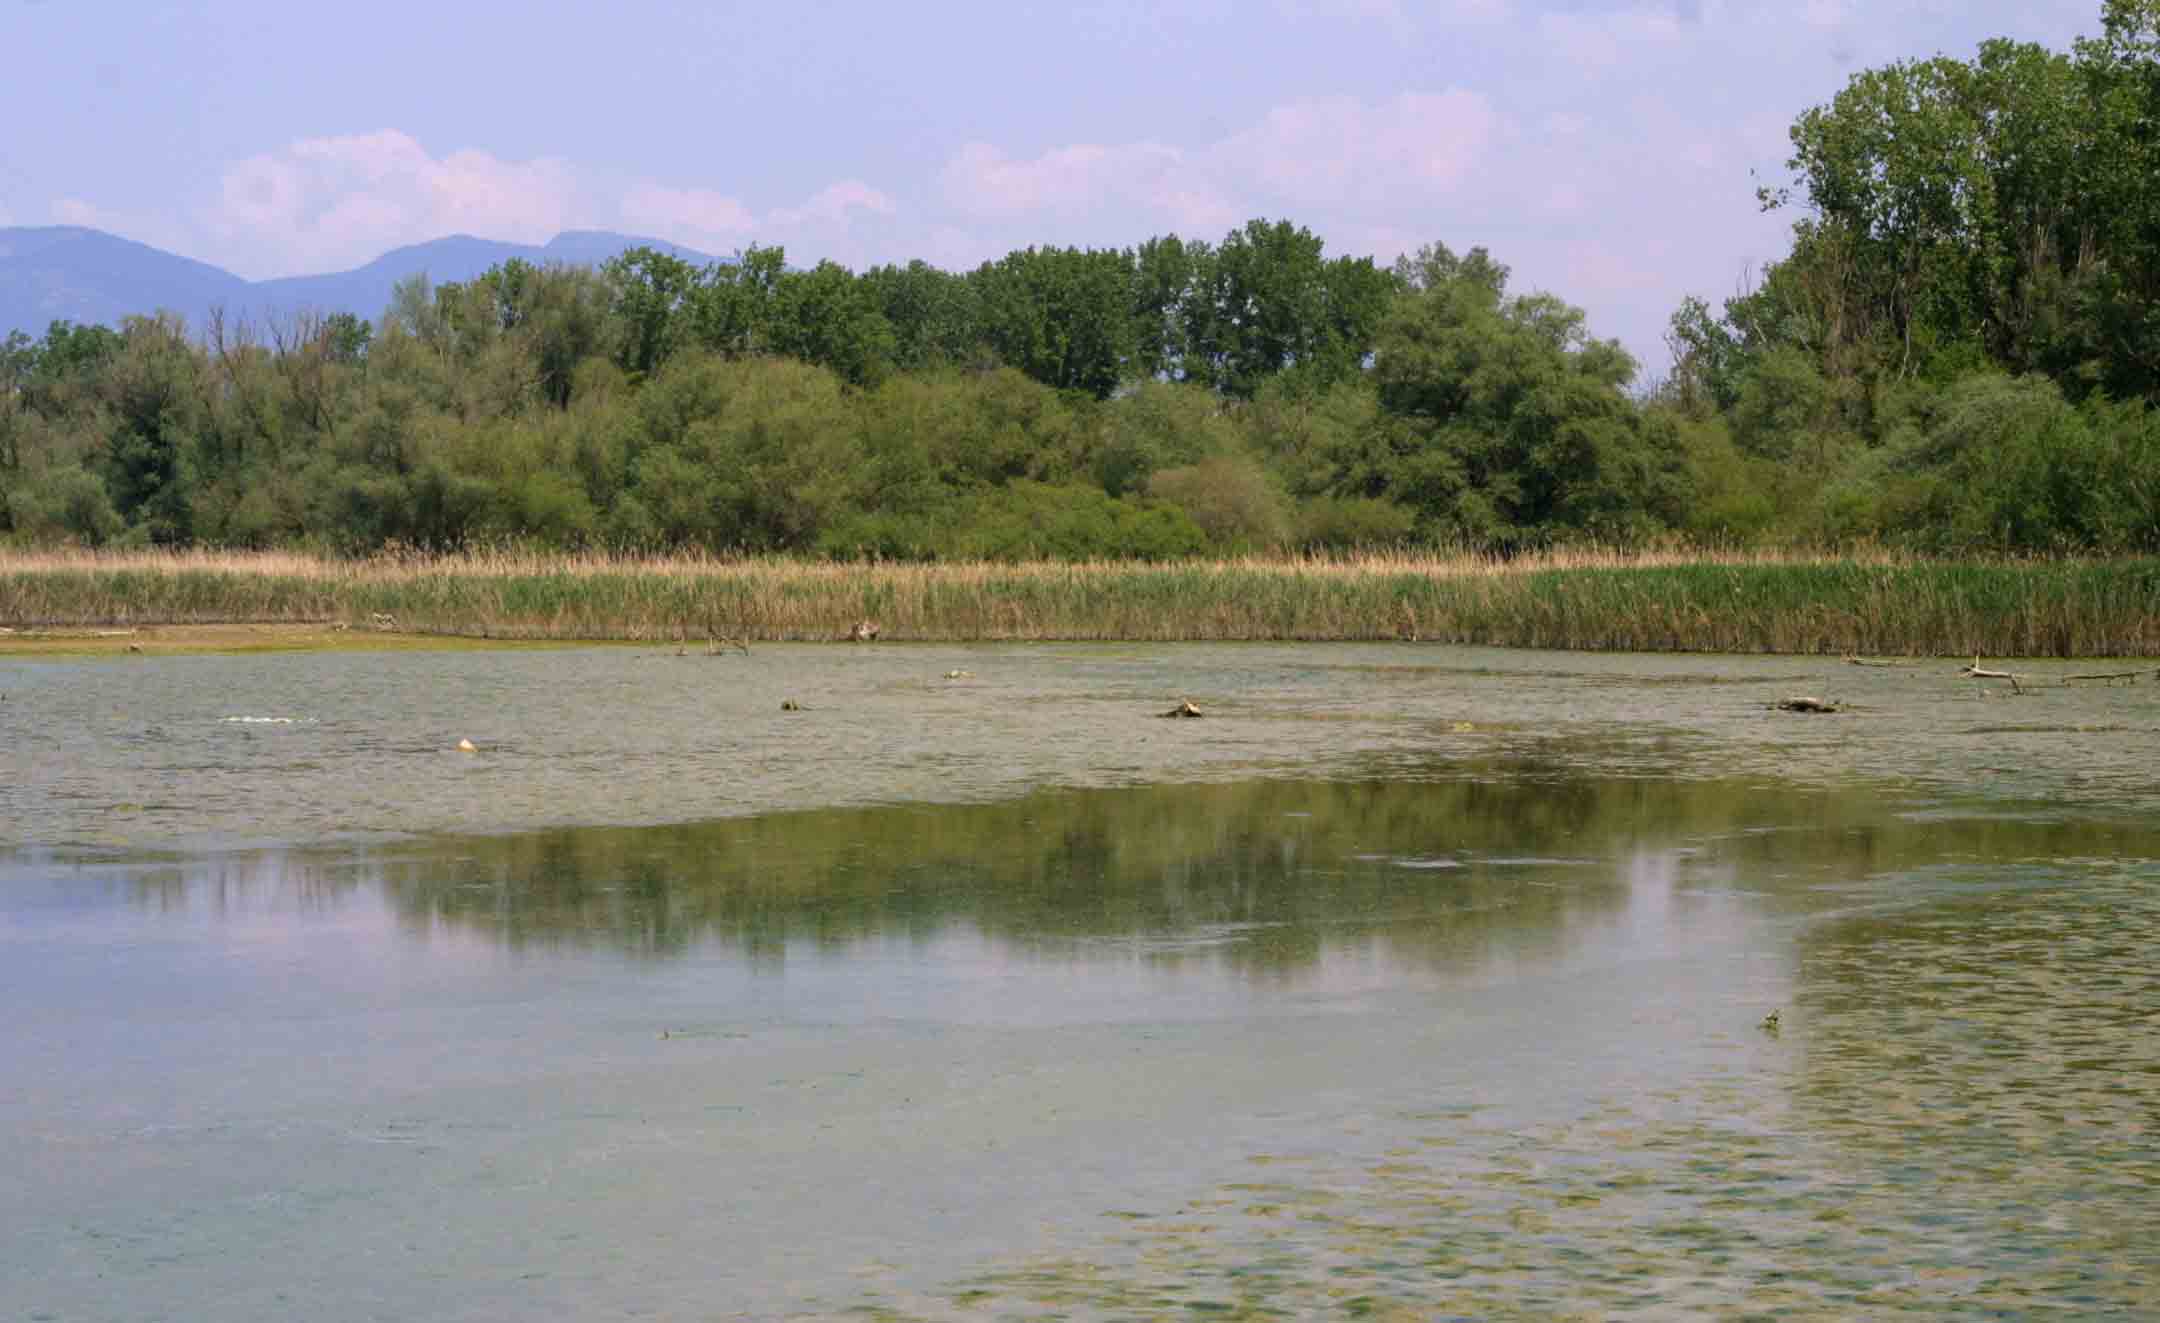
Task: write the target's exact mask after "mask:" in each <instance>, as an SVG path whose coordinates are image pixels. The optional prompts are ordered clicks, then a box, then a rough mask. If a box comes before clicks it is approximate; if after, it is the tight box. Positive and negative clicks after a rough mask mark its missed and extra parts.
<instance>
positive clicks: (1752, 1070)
mask: <svg viewBox="0 0 2160 1323" xmlns="http://www.w3.org/2000/svg"><path fill="white" fill-rule="evenodd" d="M1956 669H1957V668H1956V667H1955V666H1954V665H1951V664H1942V665H1933V666H1921V667H1913V668H1900V669H1895V670H1864V669H1859V668H1847V667H1840V666H1836V665H1830V664H1826V663H1823V662H1820V661H1804V660H1789V659H1722V658H1720V659H1712V658H1697V657H1655V658H1652V657H1603V656H1576V655H1560V654H1538V653H1521V652H1514V653H1503V652H1486V651H1477V650H1464V649H1441V648H1430V647H1414V646H1389V647H1344V646H1327V647H1149V648H1103V647H1088V648H1058V647H1033V648H997V649H987V648H985V649H960V648H927V647H921V648H909V647H880V648H860V649H842V648H801V649H787V648H766V649H760V650H758V651H757V652H756V653H754V654H753V655H752V656H750V657H748V658H744V657H740V656H737V657H731V658H706V657H702V656H693V657H689V658H676V657H674V656H673V655H672V654H671V653H665V654H660V655H654V654H651V653H643V652H637V651H631V650H625V649H592V650H570V651H562V652H515V653H509V652H506V653H480V652H476V653H464V654H417V655H370V654H348V655H324V656H297V657H269V658H252V657H251V658H237V657H200V658H175V659H148V660H146V659H140V658H136V659H130V660H128V661H98V662H89V661H85V662H68V663H45V662H40V663H30V662H22V661H16V660H10V659H5V658H0V694H4V695H5V697H4V699H0V760H4V762H0V1001H4V1004H5V1006H6V1007H7V1013H6V1015H5V1016H4V1017H0V1318H7V1319H13V1318H18V1317H20V1318H26V1319H61V1320H152V1319H175V1320H179V1319H233V1320H256V1319H261V1320H270V1319H280V1320H282V1319H290V1318H293V1317H296V1316H307V1317H311V1318H314V1319H318V1320H323V1321H324V1323H332V1321H336V1320H348V1319H351V1320H373V1319H385V1320H389V1319H396V1320H410V1319H474V1320H481V1319H488V1320H494V1319H502V1318H520V1319H542V1320H546V1319H561V1320H586V1319H616V1318H656V1319H707V1318H735V1317H753V1318H766V1317H789V1316H800V1317H828V1316H835V1315H851V1316H857V1317H865V1316H867V1317H892V1318H947V1317H967V1318H1001V1317H1013V1318H1036V1317H1044V1318H1047V1317H1064V1318H1147V1317H1165V1316H1186V1315H1190V1314H1194V1313H1221V1314H1228V1315H1231V1316H1243V1317H1314V1316H1339V1317H1402V1318H1428V1317H1436V1316H1437V1317H1451V1316H1456V1317H1477V1318H1487V1317H1517V1316H1519V1317H1552V1316H1580V1317H1624V1316H1631V1315H1632V1316H1640V1317H1659V1318H1663V1317H1674V1316H1689V1315H1749V1316H1761V1317H1821V1318H1850V1317H1856V1316H1868V1317H1884V1316H1896V1315H1898V1314H1914V1315H1924V1316H1934V1317H1972V1316H1976V1315H1977V1316H2018V1315H2026V1314H2034V1315H2038V1314H2047V1315H2050V1316H2058V1317H2064V1316H2067V1317H2089V1316H2110V1315H2113V1316H2126V1317H2132V1316H2144V1317H2151V1316H2160V977H2156V974H2155V958H2154V956H2153V954H2152V953H2153V951H2155V950H2156V949H2160V775H2156V774H2155V768H2156V758H2155V754H2156V751H2160V687H2156V686H2153V685H2150V684H2147V685H2144V686H2140V687H2135V688H2113V689H2109V688H2101V687H2090V686H2087V687H2079V688H2050V689H2043V690H2041V691H2039V692H2036V693H2034V694H2032V695H2029V696H2026V697H2022V698H2019V697H2012V696H2009V695H2005V694H2001V693H1999V692H1996V691H1994V690H1983V689H1980V688H1976V687H1974V685H1973V684H1972V683H1971V682H1969V681H1963V680H1960V679H1959V678H1957V676H1956ZM2031 669H2033V670H2036V671H2040V672H2041V673H2043V674H2047V673H2049V672H2050V670H2051V669H2052V670H2053V671H2054V672H2055V673H2067V672H2069V671H2072V670H2075V669H2077V668H2075V667H2070V666H2052V667H2051V666H2050V665H2037V664H2036V665H2035V666H2033V667H2032V668H2031ZM956 670H957V671H965V672H969V673H970V674H967V675H964V676H962V677H960V678H956V679H947V678H945V676H946V673H947V672H949V671H956ZM1795 693H1811V694H1820V695H1824V696H1830V697H1837V698H1841V699H1844V700H1846V701H1848V702H1850V703H1851V704H1853V705H1854V710H1852V711H1850V712H1848V713H1845V714H1842V715H1838V716H1831V717H1797V716H1789V715H1785V714H1780V713H1775V712H1771V711H1768V710H1767V707H1766V705H1767V704H1769V703H1770V702H1772V701H1774V700H1775V699H1777V698H1780V697H1784V696H1786V695H1788V694H1795ZM1181 698H1190V699H1192V700H1193V701H1195V702H1197V703H1199V704H1200V705H1201V706H1202V707H1203V708H1204V709H1206V710H1207V712H1208V713H1209V716H1208V718H1207V719H1205V720H1202V721H1196V722H1193V721H1187V722H1172V721H1161V720H1157V719H1155V718H1154V717H1153V715H1152V714H1153V713H1155V712H1158V711H1160V710H1162V709H1163V708H1165V707H1168V706H1169V705H1170V704H1171V703H1172V702H1174V701H1176V700H1178V699H1181ZM783 699H794V700H795V701H796V702H798V703H799V704H801V705H802V706H803V708H804V709H806V710H804V711H801V712H794V713H786V712H782V711H781V710H780V704H781V701H782V700H783ZM460 738H468V739H470V740H472V741H473V742H474V743H475V744H476V745H477V746H479V747H478V752H477V753H471V754H462V753H459V752H457V751H456V748H455V746H456V743H457V741H458V740H459V739H460ZM1773 1010H1774V1011H1776V1012H1777V1013H1778V1018H1777V1023H1776V1026H1775V1028H1765V1027H1764V1026H1763V1023H1762V1022H1763V1020H1764V1017H1765V1016H1767V1015H1768V1014H1770V1012H1772V1011H1773Z"/></svg>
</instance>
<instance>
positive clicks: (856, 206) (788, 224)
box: [768, 179, 898, 229]
mask: <svg viewBox="0 0 2160 1323" xmlns="http://www.w3.org/2000/svg"><path fill="white" fill-rule="evenodd" d="M896 210H898V208H896V207H895V206H894V205H893V200H892V199H891V198H889V197H887V196H885V195H884V194H883V193H880V192H879V191H878V190H876V189H874V188H872V187H870V186H869V185H868V184H865V183H863V182H862V181H861V180H859V179H843V180H841V181H840V182H839V183H837V184H828V185H826V186H825V188H823V189H822V190H820V191H819V192H818V194H817V196H816V197H813V198H811V199H810V200H809V201H808V202H805V203H803V204H802V205H801V206H799V207H782V208H780V209H778V210H776V211H774V212H773V213H772V215H771V217H770V218H769V221H768V223H769V224H772V225H775V226H778V227H780V228H783V229H792V228H795V227H798V226H812V225H839V226H845V225H849V224H851V223H853V221H854V219H855V216H856V213H858V212H865V211H867V212H869V213H870V214H871V215H874V216H890V215H892V214H893V212H895V211H896Z"/></svg>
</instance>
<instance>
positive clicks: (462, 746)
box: [457, 740, 480, 753]
mask: <svg viewBox="0 0 2160 1323" xmlns="http://www.w3.org/2000/svg"><path fill="white" fill-rule="evenodd" d="M457 749H458V752H459V753H478V752H480V746H479V745H477V744H474V743H473V742H472V741H471V740H459V741H458V742H457Z"/></svg>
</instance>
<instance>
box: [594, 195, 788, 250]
mask: <svg viewBox="0 0 2160 1323" xmlns="http://www.w3.org/2000/svg"><path fill="white" fill-rule="evenodd" d="M622 218H623V223H624V224H625V225H626V226H628V227H629V228H630V229H631V230H632V231H633V232H635V233H638V234H643V235H650V236H651V237H653V238H655V239H666V240H669V241H670V242H673V243H679V244H682V245H684V246H686V247H690V248H698V249H702V250H704V251H707V252H728V251H732V250H733V249H734V248H735V247H737V246H738V245H739V244H740V243H742V242H743V241H744V240H746V239H749V238H751V237H753V236H754V234H755V232H756V230H757V217H755V216H754V215H752V214H751V212H750V208H748V207H746V206H744V205H743V204H742V203H741V202H739V201H737V200H736V199H734V198H731V197H728V196H727V195H726V194H723V193H718V192H715V191H713V190H712V189H709V188H666V187H663V186H661V185H658V184H644V185H640V186H639V187H636V188H633V189H631V190H630V192H629V194H628V195H627V196H625V197H624V198H623V201H622Z"/></svg>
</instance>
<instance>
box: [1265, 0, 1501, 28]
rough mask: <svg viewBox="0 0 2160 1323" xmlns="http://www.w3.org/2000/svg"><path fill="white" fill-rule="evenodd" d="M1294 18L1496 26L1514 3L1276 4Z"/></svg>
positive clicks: (1308, 0) (1307, 0)
mask: <svg viewBox="0 0 2160 1323" xmlns="http://www.w3.org/2000/svg"><path fill="white" fill-rule="evenodd" d="M1275 7H1276V9H1278V10H1280V11H1281V12H1283V13H1285V14H1288V15H1291V16H1292V17H1295V18H1331V19H1356V20H1362V21H1366V22H1378V23H1384V24H1386V25H1387V26H1389V27H1391V28H1394V29H1396V30H1398V31H1404V30H1407V29H1408V28H1409V26H1410V21H1411V19H1412V18H1413V17H1420V18H1427V19H1439V20H1441V21H1443V22H1457V23H1497V22H1501V21H1502V20H1504V19H1507V18H1509V17H1511V16H1512V15H1513V14H1514V12H1515V5H1514V0H1275Z"/></svg>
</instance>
